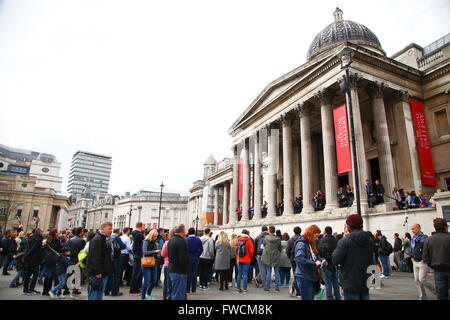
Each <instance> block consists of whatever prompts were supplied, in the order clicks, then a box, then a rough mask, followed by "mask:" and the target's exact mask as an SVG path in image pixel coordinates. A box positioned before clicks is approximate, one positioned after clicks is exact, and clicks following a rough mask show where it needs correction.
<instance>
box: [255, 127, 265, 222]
mask: <svg viewBox="0 0 450 320" xmlns="http://www.w3.org/2000/svg"><path fill="white" fill-rule="evenodd" d="M254 159H255V164H254V176H255V178H254V181H255V186H254V190H255V191H254V197H253V210H254V211H253V212H254V216H253V219H261V218H262V213H261V205H262V190H263V189H262V176H261V144H260V138H259V131H257V132H256V133H255V157H254Z"/></svg>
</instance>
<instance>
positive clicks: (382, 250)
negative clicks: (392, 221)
mask: <svg viewBox="0 0 450 320" xmlns="http://www.w3.org/2000/svg"><path fill="white" fill-rule="evenodd" d="M376 237H377V239H378V241H379V243H380V245H379V247H378V258H379V260H380V264H381V268H382V271H383V274H382V275H381V278H389V277H390V276H391V270H390V267H389V262H388V261H389V255H390V254H391V253H392V245H391V244H390V243H389V241H387V239H386V237H385V236H384V235H383V234H382V233H381V232H379V233H377V235H376Z"/></svg>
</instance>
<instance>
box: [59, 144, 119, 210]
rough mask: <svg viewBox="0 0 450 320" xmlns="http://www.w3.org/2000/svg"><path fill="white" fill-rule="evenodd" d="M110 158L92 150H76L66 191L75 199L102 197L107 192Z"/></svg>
mask: <svg viewBox="0 0 450 320" xmlns="http://www.w3.org/2000/svg"><path fill="white" fill-rule="evenodd" d="M111 164H112V158H111V157H110V156H105V155H100V154H96V153H92V152H85V151H78V152H77V153H75V154H74V156H73V159H72V165H71V168H70V175H69V185H68V192H69V193H70V194H72V202H74V203H75V202H76V201H77V199H79V198H81V197H83V198H89V199H94V198H96V197H97V196H98V197H99V198H100V199H102V198H103V197H104V196H105V194H107V193H108V186H109V178H110V175H111Z"/></svg>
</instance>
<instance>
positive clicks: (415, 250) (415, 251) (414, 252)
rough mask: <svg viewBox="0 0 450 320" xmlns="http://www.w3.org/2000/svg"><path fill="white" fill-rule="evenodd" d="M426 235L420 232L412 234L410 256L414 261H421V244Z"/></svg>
mask: <svg viewBox="0 0 450 320" xmlns="http://www.w3.org/2000/svg"><path fill="white" fill-rule="evenodd" d="M427 238H428V237H427V236H426V235H424V234H423V232H421V233H420V234H419V235H418V236H416V235H414V236H413V237H412V239H411V258H412V259H414V261H417V262H419V261H422V253H423V246H424V245H425V240H427Z"/></svg>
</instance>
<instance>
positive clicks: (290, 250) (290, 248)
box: [286, 226, 302, 298]
mask: <svg viewBox="0 0 450 320" xmlns="http://www.w3.org/2000/svg"><path fill="white" fill-rule="evenodd" d="M301 233H302V229H301V228H300V227H299V226H296V227H295V228H294V235H293V236H292V237H291V238H290V239H289V240H288V245H287V248H286V255H287V256H288V258H289V259H290V260H291V266H292V271H293V272H294V273H295V269H296V264H295V242H296V241H297V239H298V238H299V237H300V235H301ZM294 291H295V292H294ZM294 293H295V296H296V297H297V298H300V289H299V288H298V286H297V282H296V281H293V283H292V287H291V290H290V294H291V296H294Z"/></svg>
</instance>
